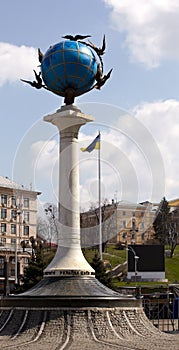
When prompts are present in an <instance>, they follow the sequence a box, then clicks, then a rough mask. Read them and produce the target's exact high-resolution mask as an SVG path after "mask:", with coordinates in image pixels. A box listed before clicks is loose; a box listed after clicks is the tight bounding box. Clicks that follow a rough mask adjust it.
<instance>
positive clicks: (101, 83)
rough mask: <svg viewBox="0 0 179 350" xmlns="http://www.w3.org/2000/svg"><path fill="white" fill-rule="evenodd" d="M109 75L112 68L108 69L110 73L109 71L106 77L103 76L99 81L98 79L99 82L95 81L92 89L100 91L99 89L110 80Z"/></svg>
mask: <svg viewBox="0 0 179 350" xmlns="http://www.w3.org/2000/svg"><path fill="white" fill-rule="evenodd" d="M111 73H112V68H111V69H110V71H109V72H108V73H107V74H106V75H104V76H103V77H102V78H101V79H99V80H98V81H97V83H96V84H95V86H94V87H95V88H96V89H98V90H100V89H101V87H102V86H103V85H104V84H105V83H106V81H107V80H108V79H109V78H110V75H111Z"/></svg>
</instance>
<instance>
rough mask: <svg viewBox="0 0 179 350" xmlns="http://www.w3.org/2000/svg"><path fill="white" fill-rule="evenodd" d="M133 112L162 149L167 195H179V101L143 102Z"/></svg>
mask: <svg viewBox="0 0 179 350" xmlns="http://www.w3.org/2000/svg"><path fill="white" fill-rule="evenodd" d="M133 112H134V114H135V116H136V118H137V119H138V120H140V121H141V122H142V123H144V125H145V126H146V127H147V128H148V129H149V131H150V132H151V134H152V135H153V137H154V138H155V140H156V143H157V145H158V147H159V149H160V152H161V155H162V157H163V162H164V165H165V180H166V190H165V195H166V197H167V198H168V199H171V198H176V197H179V180H178V173H179V162H178V154H179V143H178V135H179V117H178V116H179V101H176V100H166V101H158V102H153V103H143V104H142V105H140V106H137V107H135V109H134V110H133Z"/></svg>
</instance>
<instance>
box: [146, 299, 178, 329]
mask: <svg viewBox="0 0 179 350" xmlns="http://www.w3.org/2000/svg"><path fill="white" fill-rule="evenodd" d="M142 302H143V308H144V311H145V314H146V316H147V317H148V318H149V320H150V321H151V322H152V323H153V324H154V325H155V326H156V327H157V328H159V329H160V330H161V331H163V332H173V331H179V297H175V295H174V294H172V293H166V294H161V293H154V294H153V295H150V296H147V295H144V296H143V300H142Z"/></svg>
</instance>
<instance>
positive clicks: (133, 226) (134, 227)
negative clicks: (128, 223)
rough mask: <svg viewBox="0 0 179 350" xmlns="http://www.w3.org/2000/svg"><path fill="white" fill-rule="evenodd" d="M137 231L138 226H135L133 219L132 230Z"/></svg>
mask: <svg viewBox="0 0 179 350" xmlns="http://www.w3.org/2000/svg"><path fill="white" fill-rule="evenodd" d="M135 229H136V225H135V219H132V230H135Z"/></svg>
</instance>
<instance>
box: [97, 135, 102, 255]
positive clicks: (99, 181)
mask: <svg viewBox="0 0 179 350" xmlns="http://www.w3.org/2000/svg"><path fill="white" fill-rule="evenodd" d="M99 139H100V142H99V149H98V194H99V256H100V259H101V260H103V256H102V216H101V214H102V213H101V134H100V131H99Z"/></svg>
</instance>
